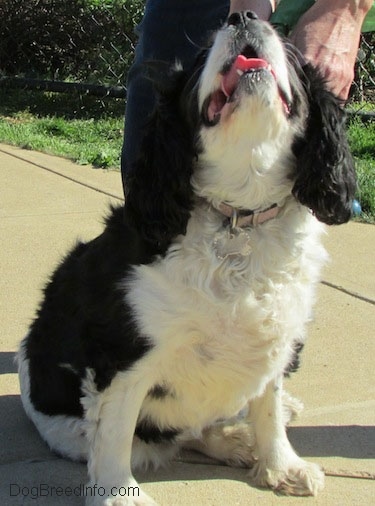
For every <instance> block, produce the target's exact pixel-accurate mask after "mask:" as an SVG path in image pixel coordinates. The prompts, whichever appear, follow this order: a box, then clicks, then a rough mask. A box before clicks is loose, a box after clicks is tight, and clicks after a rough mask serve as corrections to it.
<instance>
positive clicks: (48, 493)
mask: <svg viewBox="0 0 375 506" xmlns="http://www.w3.org/2000/svg"><path fill="white" fill-rule="evenodd" d="M139 494H140V489H139V487H111V488H110V489H109V490H107V489H106V488H105V487H101V486H99V485H92V486H89V485H82V484H81V485H77V486H76V487H59V486H55V485H48V484H47V483H39V484H38V485H33V486H29V485H21V484H19V483H10V484H9V495H10V497H30V498H31V499H40V498H41V497H97V496H99V497H116V496H121V497H139Z"/></svg>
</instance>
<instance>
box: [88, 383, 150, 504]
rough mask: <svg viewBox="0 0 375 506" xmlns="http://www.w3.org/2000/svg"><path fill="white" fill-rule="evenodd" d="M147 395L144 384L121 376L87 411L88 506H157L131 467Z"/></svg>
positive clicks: (146, 387)
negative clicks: (134, 439)
mask: <svg viewBox="0 0 375 506" xmlns="http://www.w3.org/2000/svg"><path fill="white" fill-rule="evenodd" d="M147 391H148V386H147V385H145V384H144V382H142V381H141V380H138V381H136V380H133V381H132V378H131V374H129V375H128V374H126V373H120V374H118V375H117V376H116V377H115V378H114V380H113V381H112V383H111V385H110V386H109V387H108V388H107V389H106V390H105V391H104V392H103V393H101V394H98V398H97V401H96V403H94V404H93V405H92V406H91V407H90V408H89V409H87V411H86V417H87V419H88V421H89V422H90V425H91V429H89V430H88V432H87V437H88V439H89V442H90V453H89V460H88V472H89V479H90V481H89V484H88V486H87V487H86V490H85V495H86V505H87V506H156V503H155V502H154V501H153V500H152V499H151V498H150V497H149V496H147V495H146V494H145V493H144V492H143V491H142V490H141V489H140V487H139V486H138V483H137V482H136V480H135V479H134V477H133V475H132V472H131V467H130V462H131V450H132V442H133V437H134V431H135V427H136V423H137V419H138V415H139V411H140V409H141V405H142V402H143V400H144V398H145V396H146V394H147ZM90 419H91V420H90Z"/></svg>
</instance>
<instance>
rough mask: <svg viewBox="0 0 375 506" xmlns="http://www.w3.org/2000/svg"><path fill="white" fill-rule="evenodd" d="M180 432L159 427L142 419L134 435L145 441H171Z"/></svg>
mask: <svg viewBox="0 0 375 506" xmlns="http://www.w3.org/2000/svg"><path fill="white" fill-rule="evenodd" d="M180 432H181V431H180V430H178V429H172V428H169V429H159V428H158V427H157V426H156V425H154V424H153V423H152V422H150V421H149V420H142V421H141V422H139V423H138V425H137V427H136V429H135V435H136V436H137V437H139V439H142V441H144V442H145V443H165V442H168V441H170V442H173V441H174V439H175V438H176V436H178V434H180Z"/></svg>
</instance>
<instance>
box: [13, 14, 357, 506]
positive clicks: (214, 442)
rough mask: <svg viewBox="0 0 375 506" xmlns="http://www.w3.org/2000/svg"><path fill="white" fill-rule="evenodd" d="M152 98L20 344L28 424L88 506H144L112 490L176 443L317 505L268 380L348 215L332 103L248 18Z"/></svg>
mask: <svg viewBox="0 0 375 506" xmlns="http://www.w3.org/2000/svg"><path fill="white" fill-rule="evenodd" d="M159 88H164V89H163V90H161V92H160V100H159V103H158V106H157V110H156V112H155V114H154V115H153V118H152V119H151V121H150V125H149V128H148V130H147V132H146V134H145V139H144V143H143V149H142V156H141V157H140V159H139V161H138V162H137V166H136V167H135V169H134V171H133V176H132V177H131V178H130V181H129V194H128V196H127V199H126V203H125V209H123V208H120V209H116V210H114V211H113V213H112V215H111V217H110V218H109V219H108V220H107V225H106V228H105V230H104V232H103V234H102V235H100V236H99V237H97V238H96V239H94V240H92V241H91V242H89V243H86V244H83V243H81V244H78V245H77V246H76V248H75V249H74V250H73V251H72V252H71V253H70V254H69V255H68V256H67V258H66V259H65V260H64V261H63V262H62V264H61V265H60V266H59V268H58V269H57V270H56V272H55V273H54V274H53V276H52V279H51V281H50V283H49V284H48V286H47V287H46V289H45V298H44V302H43V303H42V305H41V307H40V309H39V311H38V315H37V318H36V319H35V321H34V322H33V324H32V326H31V329H30V332H29V334H28V335H27V336H26V337H25V339H24V340H23V342H22V344H21V347H20V351H19V353H18V362H19V375H20V382H21V392H22V401H23V404H24V407H25V410H26V413H27V414H28V415H29V417H30V418H31V419H32V420H33V422H34V423H35V425H36V426H37V428H38V430H39V432H40V434H41V436H42V437H43V438H44V439H45V440H46V441H47V443H48V444H49V445H50V447H51V448H52V449H53V450H55V451H56V452H58V453H59V454H61V455H64V456H67V457H70V458H72V459H87V460H88V471H89V479H90V482H89V484H91V485H96V486H97V487H99V486H100V487H104V488H105V490H106V491H107V492H108V495H109V497H105V498H103V497H99V496H98V497H91V498H89V499H88V503H89V504H94V505H99V504H101V505H103V504H105V505H116V506H119V505H121V506H124V505H127V506H129V505H137V506H140V505H151V504H155V503H154V501H153V500H152V499H151V498H149V497H148V496H147V495H146V494H145V493H144V492H142V491H141V490H140V492H139V496H138V497H129V496H126V497H125V496H123V495H121V494H117V495H116V493H115V492H114V491H116V490H119V489H120V487H131V486H136V485H137V483H136V481H135V479H134V478H133V475H132V469H135V468H139V467H142V466H148V465H154V466H157V465H160V464H163V463H164V462H165V460H166V459H170V458H171V457H172V456H173V455H174V454H175V451H176V449H178V448H181V447H182V446H187V447H190V448H195V449H199V450H200V451H203V452H205V453H207V454H208V455H210V456H212V457H215V458H217V459H220V460H222V461H224V462H227V463H230V464H233V465H248V466H249V467H251V471H250V472H251V480H252V482H253V483H255V484H257V485H259V486H270V487H272V488H274V489H277V490H279V491H281V492H284V493H290V494H296V495H309V494H316V493H317V492H318V491H319V490H320V489H321V488H322V486H323V473H322V471H321V470H320V469H319V467H318V466H317V465H315V464H311V463H307V462H305V461H304V460H302V459H301V458H300V457H298V456H297V455H296V453H295V452H294V450H293V448H292V447H291V445H290V443H289V441H288V439H287V436H286V432H285V423H286V419H287V414H286V413H285V411H287V410H286V409H285V407H287V406H286V405H287V404H288V402H289V401H288V398H287V396H286V395H284V394H283V392H282V377H283V374H284V372H285V371H286V370H287V369H288V367H289V365H290V364H291V362H292V361H293V356H294V353H295V350H296V349H297V348H298V347H299V346H300V345H301V343H302V342H303V340H304V338H305V324H306V322H307V321H308V319H309V315H310V312H311V307H312V303H313V299H314V289H315V285H316V283H317V282H318V280H319V272H320V269H321V266H322V264H323V263H324V261H325V259H326V253H325V251H324V249H323V247H322V245H321V243H320V236H321V234H322V232H323V228H324V225H323V224H322V222H324V223H327V224H339V223H343V222H346V221H348V219H349V218H350V215H351V204H352V199H353V195H354V191H355V187H356V184H355V175H354V169H353V162H352V158H351V156H350V154H349V152H348V146H347V141H346V138H345V134H344V131H343V123H344V118H343V113H342V111H341V109H340V106H339V102H338V100H337V99H336V98H335V97H333V96H332V95H331V94H330V93H329V92H328V91H327V90H326V88H325V86H324V83H323V80H322V79H321V78H320V76H319V75H318V73H317V72H316V71H315V70H314V69H313V68H312V67H305V68H304V69H302V68H301V67H300V65H299V64H298V63H297V58H296V56H295V51H294V50H293V48H292V47H290V46H289V45H288V44H287V43H285V42H282V41H281V40H280V38H279V37H278V35H277V34H276V33H275V31H274V30H273V29H272V28H271V26H270V25H269V24H268V23H266V22H263V21H260V20H258V19H257V18H256V16H255V15H254V14H253V13H251V12H243V13H236V14H233V15H232V16H231V17H230V18H229V19H228V21H227V23H226V24H225V26H223V28H222V29H220V30H219V31H218V32H217V34H216V35H215V37H214V41H213V44H212V47H211V49H210V50H209V51H207V53H205V54H203V55H202V56H201V57H200V58H199V62H198V63H197V66H196V68H195V70H194V72H192V73H191V74H190V75H186V74H185V73H184V71H183V70H181V69H179V68H176V69H174V70H173V72H171V76H170V80H169V83H168V84H167V85H166V83H163V84H162V85H160V84H159ZM159 91H160V90H159ZM245 410H247V414H246V415H243V413H244V412H245ZM239 412H242V416H243V418H242V419H241V421H239V422H238V423H236V421H233V417H234V416H235V415H236V414H238V413H239ZM111 494H112V496H111Z"/></svg>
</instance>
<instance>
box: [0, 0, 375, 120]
mask: <svg viewBox="0 0 375 506" xmlns="http://www.w3.org/2000/svg"><path fill="white" fill-rule="evenodd" d="M143 8H144V0H65V1H64V0H27V1H25V0H0V86H2V87H5V86H7V87H11V88H21V89H39V90H49V91H57V92H71V90H72V89H73V90H76V91H78V93H80V94H86V93H89V94H93V95H96V96H100V97H104V96H114V97H119V98H125V97H126V87H125V82H126V74H127V71H128V69H129V66H130V64H131V62H132V59H133V54H134V47H135V43H136V36H135V34H134V28H135V26H136V24H137V23H138V22H139V21H140V19H141V17H142V12H143ZM374 50H375V34H374V33H367V34H365V35H363V36H362V40H361V47H360V50H359V53H358V63H357V68H356V79H355V82H354V84H353V88H352V93H351V100H350V103H349V107H350V108H351V109H352V110H354V111H355V112H359V111H361V110H362V108H363V105H362V104H363V102H364V101H366V102H367V105H366V108H367V110H368V108H369V104H370V109H371V107H372V106H371V104H373V107H372V110H373V111H375V56H374Z"/></svg>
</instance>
